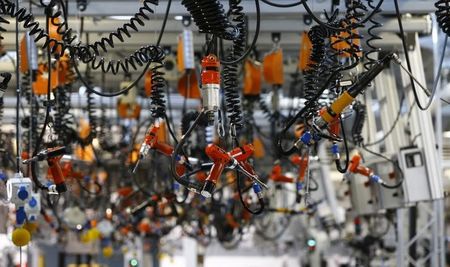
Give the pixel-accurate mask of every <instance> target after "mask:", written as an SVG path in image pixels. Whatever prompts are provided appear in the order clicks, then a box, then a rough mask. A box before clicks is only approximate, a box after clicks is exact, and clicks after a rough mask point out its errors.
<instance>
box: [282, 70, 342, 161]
mask: <svg viewBox="0 0 450 267" xmlns="http://www.w3.org/2000/svg"><path fill="white" fill-rule="evenodd" d="M339 71H340V70H337V71H335V72H333V73H332V74H331V75H330V77H328V79H327V81H326V82H325V83H324V84H323V86H322V88H320V90H318V91H317V93H316V95H315V96H314V97H313V98H311V100H310V101H309V102H308V103H307V104H306V105H305V106H304V107H303V108H302V109H301V110H300V111H299V112H297V114H295V116H294V117H292V118H291V119H290V120H289V121H288V122H287V123H286V125H285V126H284V128H283V129H282V130H281V132H280V133H279V134H278V137H277V139H278V140H277V149H278V152H279V153H281V154H282V155H285V156H288V155H291V154H293V153H295V152H296V151H297V147H296V146H295V145H294V146H292V147H291V148H290V149H288V150H285V149H284V148H283V144H282V141H283V140H282V139H283V136H284V135H285V134H286V132H287V130H288V129H289V128H291V126H292V125H293V124H294V123H295V122H296V121H297V120H298V119H300V118H302V117H303V116H305V113H306V112H307V111H308V110H309V109H310V108H311V107H312V106H313V105H314V103H315V101H317V100H318V99H319V98H320V96H321V95H322V93H323V92H324V91H325V90H326V89H327V88H328V84H330V83H331V82H332V81H333V80H335V79H336V77H337V76H338V75H339Z"/></svg>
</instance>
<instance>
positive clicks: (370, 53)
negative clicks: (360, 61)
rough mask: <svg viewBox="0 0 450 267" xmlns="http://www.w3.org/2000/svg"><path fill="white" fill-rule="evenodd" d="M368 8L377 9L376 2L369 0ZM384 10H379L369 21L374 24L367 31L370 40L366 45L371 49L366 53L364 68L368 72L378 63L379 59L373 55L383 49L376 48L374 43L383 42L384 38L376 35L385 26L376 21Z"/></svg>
mask: <svg viewBox="0 0 450 267" xmlns="http://www.w3.org/2000/svg"><path fill="white" fill-rule="evenodd" d="M367 4H368V6H369V7H370V8H372V9H374V8H375V6H374V0H369V1H368V2H367ZM381 11H382V10H381V9H378V10H377V11H375V15H374V16H373V17H372V18H371V19H370V20H369V22H370V23H371V24H372V25H371V26H370V27H369V29H368V30H367V33H368V35H369V38H367V40H366V45H367V47H369V50H368V51H366V52H365V53H364V58H365V59H366V61H367V62H366V63H365V64H364V68H365V69H366V70H369V69H370V68H371V67H372V66H373V64H375V63H376V62H377V61H378V58H376V57H374V56H373V55H375V54H377V53H379V52H380V51H381V48H379V47H376V46H375V45H374V44H373V42H375V41H376V40H382V39H383V38H382V37H381V36H380V35H378V34H376V33H375V31H376V30H377V29H379V28H381V27H382V26H383V24H381V23H380V22H378V21H377V20H375V18H376V16H377V14H378V13H380V12H381Z"/></svg>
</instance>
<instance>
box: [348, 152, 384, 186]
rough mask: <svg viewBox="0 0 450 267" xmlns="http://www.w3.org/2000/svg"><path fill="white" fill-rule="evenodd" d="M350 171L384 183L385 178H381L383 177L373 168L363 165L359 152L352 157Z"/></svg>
mask: <svg viewBox="0 0 450 267" xmlns="http://www.w3.org/2000/svg"><path fill="white" fill-rule="evenodd" d="M348 172H351V173H358V174H361V175H363V176H366V177H367V178H369V179H370V180H371V181H373V182H375V183H379V184H383V183H384V182H383V180H382V179H381V177H380V176H378V175H375V174H374V172H373V170H372V169H371V168H368V167H365V166H363V165H361V156H360V155H358V154H356V155H354V156H353V157H352V159H351V160H350V164H349V166H348Z"/></svg>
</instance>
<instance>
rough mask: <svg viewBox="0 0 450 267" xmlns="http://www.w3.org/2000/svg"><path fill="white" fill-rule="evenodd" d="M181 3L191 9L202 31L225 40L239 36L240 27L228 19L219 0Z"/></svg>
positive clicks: (185, 1)
mask: <svg viewBox="0 0 450 267" xmlns="http://www.w3.org/2000/svg"><path fill="white" fill-rule="evenodd" d="M181 4H182V5H184V6H185V7H186V9H187V10H188V11H189V13H190V14H191V16H192V18H193V19H194V22H195V24H196V25H197V27H198V28H199V29H200V32H202V33H210V34H214V35H216V36H218V37H220V38H222V39H225V40H233V39H235V38H236V37H237V36H238V34H239V32H238V29H237V28H236V27H234V26H233V25H232V24H231V22H230V21H229V20H228V17H227V15H226V13H225V10H224V8H223V6H222V4H221V3H220V1H219V0H183V1H181Z"/></svg>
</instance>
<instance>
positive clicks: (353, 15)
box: [336, 0, 367, 58]
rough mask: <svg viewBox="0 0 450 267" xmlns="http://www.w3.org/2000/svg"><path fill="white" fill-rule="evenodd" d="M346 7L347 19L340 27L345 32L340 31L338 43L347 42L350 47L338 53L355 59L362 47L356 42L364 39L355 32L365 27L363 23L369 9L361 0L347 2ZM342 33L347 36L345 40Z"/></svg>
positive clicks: (343, 20) (341, 22)
mask: <svg viewBox="0 0 450 267" xmlns="http://www.w3.org/2000/svg"><path fill="white" fill-rule="evenodd" d="M346 7H347V12H346V15H345V18H343V19H342V20H340V25H341V26H342V27H343V28H344V30H343V31H340V32H339V34H338V35H337V41H336V43H339V42H345V43H346V44H347V46H348V47H347V48H344V49H343V50H339V51H338V53H339V54H347V55H349V56H350V57H352V58H354V57H357V56H358V53H359V52H361V47H360V46H359V45H358V44H357V43H356V42H355V41H356V40H360V39H362V38H363V36H362V35H361V34H359V33H356V32H355V30H356V29H358V28H363V27H364V23H362V22H361V21H362V18H363V17H364V15H365V12H366V11H367V7H366V6H365V5H364V4H363V3H362V1H361V0H351V1H347V2H346ZM342 32H345V33H346V34H347V35H346V37H345V38H344V37H342V34H341V33H342Z"/></svg>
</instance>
